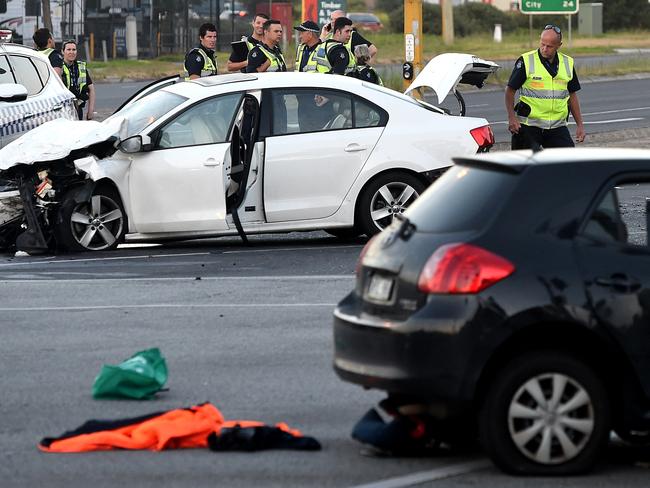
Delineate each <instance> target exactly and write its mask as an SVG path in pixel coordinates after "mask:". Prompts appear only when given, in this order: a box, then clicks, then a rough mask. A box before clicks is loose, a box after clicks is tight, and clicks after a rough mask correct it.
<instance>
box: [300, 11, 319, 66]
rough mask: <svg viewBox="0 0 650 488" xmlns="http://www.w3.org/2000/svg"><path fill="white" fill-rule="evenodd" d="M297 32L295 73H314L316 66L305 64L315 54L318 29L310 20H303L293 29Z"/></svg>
mask: <svg viewBox="0 0 650 488" xmlns="http://www.w3.org/2000/svg"><path fill="white" fill-rule="evenodd" d="M294 29H296V30H297V31H298V37H299V38H300V44H299V45H298V48H297V49H296V65H295V67H294V70H295V71H316V64H315V63H311V64H309V65H308V64H307V63H308V62H309V60H310V58H311V57H312V56H313V54H314V53H315V52H316V48H317V46H318V45H319V44H320V37H318V33H319V32H320V29H319V28H318V24H317V23H316V22H314V21H312V20H305V21H304V22H303V23H302V24H300V25H299V26H296V27H294Z"/></svg>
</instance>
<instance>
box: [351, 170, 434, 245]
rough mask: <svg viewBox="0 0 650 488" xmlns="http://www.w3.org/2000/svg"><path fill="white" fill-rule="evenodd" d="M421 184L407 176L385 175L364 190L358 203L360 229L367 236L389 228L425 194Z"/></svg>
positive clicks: (412, 177) (398, 174)
mask: <svg viewBox="0 0 650 488" xmlns="http://www.w3.org/2000/svg"><path fill="white" fill-rule="evenodd" d="M424 188H425V186H424V184H423V183H422V182H421V181H420V180H419V179H418V178H417V177H415V176H413V175H411V174H408V173H402V172H397V173H386V174H383V175H381V176H380V177H378V178H376V179H375V180H373V181H372V182H371V183H370V184H369V185H368V186H367V187H366V189H365V190H364V192H363V193H362V196H361V200H360V204H359V208H358V211H359V214H358V219H357V220H358V222H359V227H360V228H361V229H363V232H364V233H365V234H366V235H368V237H370V236H373V235H375V234H377V233H379V232H381V231H382V230H384V229H385V228H386V227H388V226H389V225H390V224H391V223H392V222H393V219H394V218H395V215H397V214H402V213H404V211H405V210H406V209H407V208H408V207H409V206H410V205H411V204H412V203H413V202H414V201H415V200H416V199H417V198H418V197H419V196H420V194H421V193H422V192H423V191H424Z"/></svg>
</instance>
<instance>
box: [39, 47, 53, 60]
mask: <svg viewBox="0 0 650 488" xmlns="http://www.w3.org/2000/svg"><path fill="white" fill-rule="evenodd" d="M52 51H54V49H53V48H51V47H46V48H45V49H43V50H42V51H39V52H40V53H41V54H43V56H45V57H46V58H49V57H50V54H51V53H52Z"/></svg>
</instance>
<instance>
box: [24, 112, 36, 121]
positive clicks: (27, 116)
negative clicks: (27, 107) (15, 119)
mask: <svg viewBox="0 0 650 488" xmlns="http://www.w3.org/2000/svg"><path fill="white" fill-rule="evenodd" d="M34 115H35V114H32V113H29V114H24V115H23V120H27V119H31V118H33V117H34Z"/></svg>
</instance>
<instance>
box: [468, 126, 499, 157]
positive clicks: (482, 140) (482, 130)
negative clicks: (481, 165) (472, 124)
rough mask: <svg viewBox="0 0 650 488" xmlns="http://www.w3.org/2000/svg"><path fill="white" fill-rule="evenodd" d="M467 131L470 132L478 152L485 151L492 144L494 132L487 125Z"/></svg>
mask: <svg viewBox="0 0 650 488" xmlns="http://www.w3.org/2000/svg"><path fill="white" fill-rule="evenodd" d="M469 133H470V134H472V137H473V138H474V140H475V141H476V144H478V152H483V151H486V150H488V149H490V148H491V147H492V146H493V145H494V133H493V132H492V127H490V126H489V125H484V126H482V127H477V128H476V129H472V130H471V131H469Z"/></svg>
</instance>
